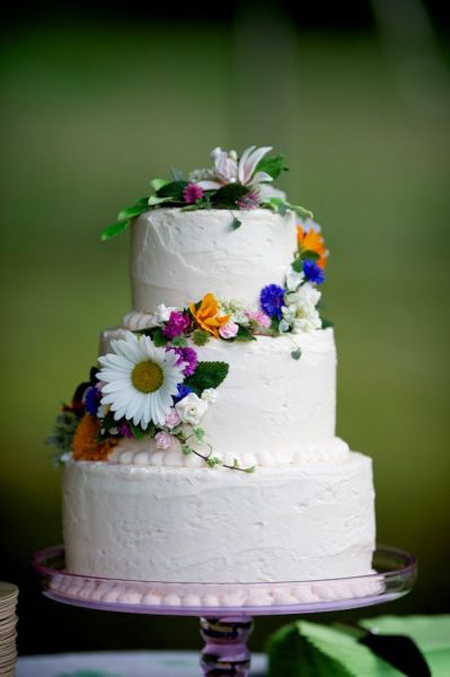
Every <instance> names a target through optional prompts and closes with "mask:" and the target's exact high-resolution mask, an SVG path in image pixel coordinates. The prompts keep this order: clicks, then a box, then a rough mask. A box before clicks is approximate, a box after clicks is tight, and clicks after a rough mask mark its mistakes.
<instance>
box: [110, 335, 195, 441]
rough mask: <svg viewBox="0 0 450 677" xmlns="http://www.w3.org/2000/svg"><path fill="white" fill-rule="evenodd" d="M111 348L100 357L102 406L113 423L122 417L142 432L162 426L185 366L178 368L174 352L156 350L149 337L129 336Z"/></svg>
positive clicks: (114, 342) (113, 342) (184, 364)
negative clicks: (111, 412) (142, 430)
mask: <svg viewBox="0 0 450 677" xmlns="http://www.w3.org/2000/svg"><path fill="white" fill-rule="evenodd" d="M111 348H112V349H113V351H114V353H108V354H107V355H104V356H102V357H99V362H100V364H101V366H102V369H101V370H100V371H99V373H98V378H99V379H100V381H102V383H103V385H102V393H103V397H102V399H101V403H102V404H109V405H110V406H111V411H113V412H114V418H115V420H116V421H118V420H119V419H120V418H123V417H125V418H126V419H128V420H129V421H131V420H132V421H133V423H134V425H139V424H140V425H141V426H142V428H143V429H144V430H146V428H147V427H148V424H149V423H150V421H153V423H155V424H156V425H164V422H165V420H166V416H167V414H168V413H169V411H170V408H171V407H172V406H173V399H172V398H173V396H174V395H177V393H178V389H177V386H178V384H179V383H182V381H183V380H184V375H183V369H184V368H185V366H186V363H185V362H181V363H180V364H178V365H177V364H176V362H177V360H179V355H177V353H175V351H173V350H169V351H168V352H166V351H165V350H164V348H156V346H155V345H154V344H153V343H152V340H151V338H150V337H149V336H136V335H135V334H133V333H131V332H127V334H126V336H125V339H124V340H118V341H111Z"/></svg>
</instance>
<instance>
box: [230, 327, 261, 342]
mask: <svg viewBox="0 0 450 677" xmlns="http://www.w3.org/2000/svg"><path fill="white" fill-rule="evenodd" d="M234 340H235V341H256V336H253V334H252V332H251V331H250V329H249V328H248V327H244V326H243V325H242V324H240V325H239V329H238V333H237V334H236V336H235V339H234Z"/></svg>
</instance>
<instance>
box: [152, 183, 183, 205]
mask: <svg viewBox="0 0 450 677" xmlns="http://www.w3.org/2000/svg"><path fill="white" fill-rule="evenodd" d="M187 185H188V181H171V182H170V183H166V184H164V186H161V188H159V190H158V191H157V196H158V197H165V198H170V199H171V200H172V201H173V202H184V199H183V190H184V189H185V188H186V186H187Z"/></svg>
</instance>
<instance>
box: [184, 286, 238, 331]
mask: <svg viewBox="0 0 450 677" xmlns="http://www.w3.org/2000/svg"><path fill="white" fill-rule="evenodd" d="M189 310H190V311H191V315H192V317H193V318H194V320H195V321H196V322H197V324H198V325H199V326H200V327H201V328H202V329H204V330H205V331H207V332H208V333H209V334H212V335H213V336H215V337H216V338H219V328H220V327H222V326H223V325H224V324H226V323H227V322H228V320H229V319H230V317H231V315H223V316H222V317H217V313H218V305H217V301H216V299H215V298H214V294H206V296H204V297H203V299H202V302H201V304H200V306H199V308H198V310H196V308H195V304H194V303H190V304H189Z"/></svg>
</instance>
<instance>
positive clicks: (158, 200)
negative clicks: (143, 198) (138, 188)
mask: <svg viewBox="0 0 450 677" xmlns="http://www.w3.org/2000/svg"><path fill="white" fill-rule="evenodd" d="M164 202H172V198H171V197H156V195H151V196H150V197H149V198H148V205H149V207H156V205H161V204H163V203H164Z"/></svg>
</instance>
